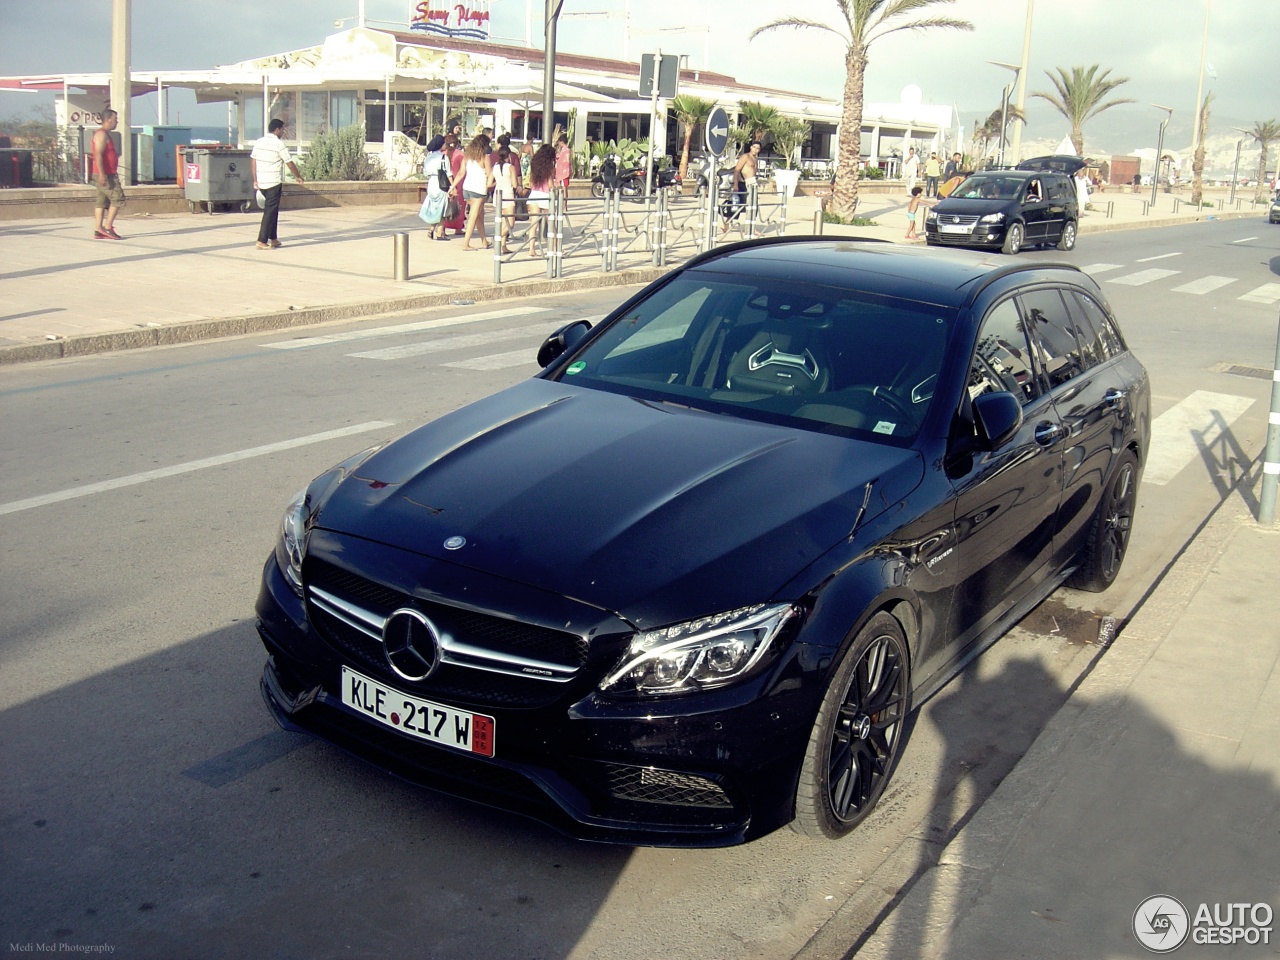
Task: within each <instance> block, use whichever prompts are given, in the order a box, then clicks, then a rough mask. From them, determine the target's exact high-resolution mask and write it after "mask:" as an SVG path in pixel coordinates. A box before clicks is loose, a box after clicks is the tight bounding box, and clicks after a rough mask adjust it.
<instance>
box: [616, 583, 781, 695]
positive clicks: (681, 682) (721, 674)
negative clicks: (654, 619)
mask: <svg viewBox="0 0 1280 960" xmlns="http://www.w3.org/2000/svg"><path fill="white" fill-rule="evenodd" d="M798 612H799V611H798V609H797V608H796V607H793V606H791V605H790V604H776V605H773V606H765V605H763V604H756V605H755V606H752V607H741V608H739V609H737V610H730V611H728V612H726V613H718V614H716V615H714V616H710V617H702V618H700V619H698V620H690V621H688V622H687V623H680V624H676V625H675V626H672V627H663V628H662V629H660V630H646V631H645V632H643V633H638V634H636V635H635V636H634V637H632V639H631V645H630V646H629V647H628V648H627V652H626V653H625V654H623V656H622V659H621V660H619V661H618V665H617V666H616V667H614V669H613V670H612V671H611V672H610V673H609V675H608V676H607V677H605V678H604V680H603V681H601V683H600V689H601V690H603V691H608V692H609V693H617V694H629V695H632V696H648V697H652V696H669V695H672V694H680V693H695V692H697V691H699V690H708V689H712V688H715V687H722V686H725V685H726V684H729V683H734V682H735V681H737V680H741V679H743V678H744V677H746V676H749V675H750V674H751V673H752V672H753V671H754V670H755V669H756V668H757V667H759V666H760V665H761V664H763V663H766V662H768V660H769V659H771V654H772V653H774V652H776V651H774V650H773V649H772V648H773V646H774V644H773V641H774V638H775V637H777V636H778V633H779V631H781V630H782V627H783V625H784V624H786V622H787V621H788V620H790V619H791V618H792V617H793V616H795V615H796V614H797V613H798Z"/></svg>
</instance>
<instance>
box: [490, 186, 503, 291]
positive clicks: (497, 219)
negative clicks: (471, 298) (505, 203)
mask: <svg viewBox="0 0 1280 960" xmlns="http://www.w3.org/2000/svg"><path fill="white" fill-rule="evenodd" d="M489 239H490V241H491V242H492V243H493V282H494V283H501V282H502V198H501V197H500V196H498V195H497V191H495V192H494V197H493V236H491V237H490V238H489Z"/></svg>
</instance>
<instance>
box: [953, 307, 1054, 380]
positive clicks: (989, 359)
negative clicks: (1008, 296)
mask: <svg viewBox="0 0 1280 960" xmlns="http://www.w3.org/2000/svg"><path fill="white" fill-rule="evenodd" d="M968 388H969V397H970V399H972V398H974V397H980V396H982V394H984V393H994V392H996V391H999V390H1007V391H1009V392H1010V393H1012V394H1013V395H1014V396H1015V397H1017V398H1018V399H1019V400H1020V401H1022V404H1023V406H1026V405H1027V404H1028V403H1030V402H1031V401H1032V400H1034V399H1035V398H1036V397H1038V396H1040V384H1039V382H1038V381H1037V380H1036V375H1035V370H1034V369H1033V367H1032V365H1031V350H1030V347H1029V345H1028V343H1027V335H1026V332H1025V331H1024V330H1023V327H1022V316H1021V315H1020V314H1019V313H1018V308H1017V306H1016V305H1015V304H1014V302H1013V301H1012V300H1005V301H1003V302H1001V303H999V304H997V305H996V306H995V307H993V308H992V309H991V312H990V313H988V314H987V316H986V317H985V318H984V319H983V321H982V327H981V329H980V331H979V333H978V346H977V348H976V349H975V350H974V354H973V363H972V364H971V365H970V368H969V384H968Z"/></svg>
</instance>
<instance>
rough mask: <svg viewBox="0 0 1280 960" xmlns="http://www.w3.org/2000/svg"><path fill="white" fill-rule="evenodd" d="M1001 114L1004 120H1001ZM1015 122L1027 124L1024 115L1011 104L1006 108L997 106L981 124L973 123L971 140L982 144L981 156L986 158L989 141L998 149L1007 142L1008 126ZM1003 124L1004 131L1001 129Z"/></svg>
mask: <svg viewBox="0 0 1280 960" xmlns="http://www.w3.org/2000/svg"><path fill="white" fill-rule="evenodd" d="M1002 114H1003V116H1004V119H1003V121H1002V120H1001V115H1002ZM1015 120H1021V121H1022V122H1023V123H1026V122H1027V117H1026V114H1024V113H1023V112H1022V111H1021V110H1019V109H1018V108H1017V107H1016V106H1014V105H1013V104H1012V103H1011V104H1009V106H1008V107H1004V106H999V107H996V108H995V109H994V110H992V111H991V116H989V117H987V119H986V120H985V121H983V122H981V123H975V124H974V127H973V139H974V140H975V141H977V142H979V143H981V144H982V155H983V156H986V153H987V149H988V146H989V144H990V143H991V141H993V140H994V141H995V143H996V146H997V147H999V146H1000V144H1001V143H1008V142H1009V124H1011V123H1013V122H1014V121H1015ZM1002 123H1003V127H1004V129H1003V130H1002V129H1001V125H1002Z"/></svg>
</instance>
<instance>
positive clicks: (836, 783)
mask: <svg viewBox="0 0 1280 960" xmlns="http://www.w3.org/2000/svg"><path fill="white" fill-rule="evenodd" d="M909 672H910V671H909V667H908V660H907V643H906V636H905V635H904V634H903V631H902V626H901V624H899V623H898V621H897V620H896V619H895V618H894V617H892V616H890V615H889V614H887V613H884V612H881V613H877V614H876V615H875V616H874V617H872V618H871V620H870V621H869V622H868V623H867V625H866V626H865V627H863V628H862V630H861V631H859V633H858V636H857V637H856V638H855V639H854V641H853V643H852V644H851V645H850V646H849V648H848V651H847V652H846V653H845V655H844V658H843V660H842V661H841V663H840V666H839V667H838V668H837V670H836V672H835V675H834V677H833V678H832V680H831V684H830V686H829V687H828V688H827V692H826V695H825V696H824V697H823V700H822V706H821V707H820V708H819V710H818V718H817V720H816V722H815V723H814V726H813V732H812V733H811V734H810V737H809V746H808V749H807V750H806V751H805V759H804V764H803V766H802V767H801V771H800V780H799V783H798V785H797V788H796V819H795V821H794V822H793V823H792V826H793V827H794V828H795V829H796V830H797V831H798V832H799V833H803V834H805V835H807V836H811V837H826V838H829V839H836V838H839V837H843V836H845V835H846V834H848V833H849V832H850V831H851V830H852V829H853V828H854V827H856V826H857V825H858V824H859V823H860V822H861V821H862V820H863V819H864V818H865V817H866V816H867V814H869V813H870V812H871V810H872V809H873V808H874V807H875V805H876V801H877V800H879V799H880V795H881V794H882V793H884V789H885V786H886V785H887V784H888V782H889V778H890V777H891V776H892V774H893V770H894V767H895V765H896V763H897V760H898V756H899V752H900V750H901V747H902V744H903V742H904V741H905V725H906V720H907V713H908V710H909V700H910V686H909V682H908V681H909Z"/></svg>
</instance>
